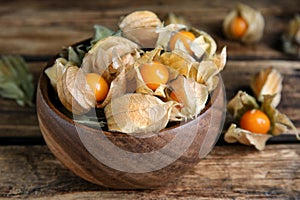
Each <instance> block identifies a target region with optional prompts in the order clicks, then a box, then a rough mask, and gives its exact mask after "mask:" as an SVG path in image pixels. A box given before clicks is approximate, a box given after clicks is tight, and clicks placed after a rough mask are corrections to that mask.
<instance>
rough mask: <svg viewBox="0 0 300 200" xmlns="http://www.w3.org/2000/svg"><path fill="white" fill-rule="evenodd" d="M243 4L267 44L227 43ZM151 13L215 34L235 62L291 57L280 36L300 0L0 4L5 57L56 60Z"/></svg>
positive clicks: (0, 38) (0, 41) (30, 2)
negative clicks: (231, 18) (97, 29)
mask: <svg viewBox="0 0 300 200" xmlns="http://www.w3.org/2000/svg"><path fill="white" fill-rule="evenodd" d="M238 2H245V3H247V4H248V5H250V6H252V7H254V8H257V9H258V10H259V11H261V12H262V14H263V15H264V16H265V20H266V28H265V34H264V37H263V39H262V40H261V41H260V42H259V43H258V44H256V45H250V46H247V45H241V44H240V43H237V42H231V41H227V40H225V38H224V36H223V34H222V28H221V26H222V21H223V19H224V17H225V16H226V15H227V14H228V12H229V11H230V10H231V9H232V8H233V7H234V6H235V4H236V3H238ZM144 9H148V10H152V11H154V12H156V13H157V14H158V16H159V17H160V18H162V19H163V18H164V17H166V15H167V14H168V12H171V11H172V12H175V13H176V14H179V15H182V16H184V17H185V18H186V19H187V20H189V21H190V22H191V24H192V25H193V26H195V27H197V28H199V29H203V30H205V31H207V32H208V33H209V34H211V35H212V36H213V37H214V38H215V39H216V41H217V43H218V44H219V45H220V46H223V45H227V46H228V52H229V56H230V57H232V58H240V57H248V58H257V57H264V58H289V56H286V55H284V54H282V52H281V49H280V35H281V34H282V32H283V30H284V29H285V27H286V25H287V22H288V20H289V19H290V18H291V17H293V15H294V14H295V13H297V12H298V13H299V12H300V8H299V4H298V1H297V0H286V1H284V3H283V2H282V1H272V0H264V1H251V2H248V1H238V0H231V1H230V3H224V1H221V0H217V1H213V2H207V1H192V0H187V1H184V4H183V3H182V1H180V0H173V1H159V0H155V1H145V0H143V1H120V0H116V1H87V2H84V3H82V1H28V0H26V1H21V0H18V1H1V8H0V30H1V31H0V43H1V49H0V54H23V55H35V56H37V55H40V56H42V55H55V54H56V53H57V52H58V51H60V50H61V48H62V47H63V46H67V45H71V44H74V43H75V42H78V41H81V40H83V39H86V38H89V37H91V36H92V34H93V25H94V24H101V25H104V26H107V27H109V28H111V29H113V30H117V28H118V27H117V25H118V22H119V19H120V17H121V16H124V15H126V14H128V13H130V12H132V11H135V10H144Z"/></svg>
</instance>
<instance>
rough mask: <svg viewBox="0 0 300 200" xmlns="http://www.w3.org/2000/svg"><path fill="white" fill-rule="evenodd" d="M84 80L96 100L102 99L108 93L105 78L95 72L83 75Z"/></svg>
mask: <svg viewBox="0 0 300 200" xmlns="http://www.w3.org/2000/svg"><path fill="white" fill-rule="evenodd" d="M85 78H86V81H87V83H88V85H89V86H90V88H91V89H92V91H93V92H94V94H95V98H96V101H98V102H99V101H103V100H104V99H105V98H106V96H107V93H108V89H109V86H108V84H107V82H106V80H105V79H104V78H103V77H102V76H100V75H99V74H97V73H88V74H86V75H85Z"/></svg>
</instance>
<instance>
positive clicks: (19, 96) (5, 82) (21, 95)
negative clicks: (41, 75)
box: [0, 55, 34, 106]
mask: <svg viewBox="0 0 300 200" xmlns="http://www.w3.org/2000/svg"><path fill="white" fill-rule="evenodd" d="M32 81H33V76H32V74H31V73H30V72H29V70H28V66H27V64H26V62H25V60H24V59H23V58H22V57H20V56H10V55H9V56H1V57H0V96H1V97H4V98H10V99H15V100H16V102H17V103H18V104H19V105H21V106H24V105H30V106H31V105H33V102H32V101H33V96H34V85H33V83H32Z"/></svg>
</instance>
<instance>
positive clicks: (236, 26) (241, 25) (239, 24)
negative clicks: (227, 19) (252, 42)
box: [230, 16, 248, 38]
mask: <svg viewBox="0 0 300 200" xmlns="http://www.w3.org/2000/svg"><path fill="white" fill-rule="evenodd" d="M247 29H248V24H247V22H246V21H245V19H244V18H242V17H241V16H237V17H236V18H234V19H233V20H232V22H231V26H230V30H231V33H232V35H233V36H234V37H236V38H240V37H243V35H244V34H245V33H246V31H247Z"/></svg>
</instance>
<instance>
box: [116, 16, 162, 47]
mask: <svg viewBox="0 0 300 200" xmlns="http://www.w3.org/2000/svg"><path fill="white" fill-rule="evenodd" d="M160 26H162V22H161V21H160V19H159V18H158V17H157V15H156V14H155V13H153V12H151V11H135V12H133V13H130V14H129V15H127V16H126V17H124V18H123V19H122V20H121V22H120V24H119V28H120V30H121V31H122V36H124V37H125V38H128V39H129V40H131V41H133V42H135V43H137V44H139V45H140V46H141V47H142V48H153V47H155V43H156V40H157V37H158V34H157V33H156V28H157V27H160Z"/></svg>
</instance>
